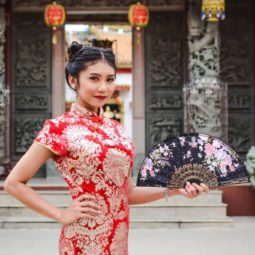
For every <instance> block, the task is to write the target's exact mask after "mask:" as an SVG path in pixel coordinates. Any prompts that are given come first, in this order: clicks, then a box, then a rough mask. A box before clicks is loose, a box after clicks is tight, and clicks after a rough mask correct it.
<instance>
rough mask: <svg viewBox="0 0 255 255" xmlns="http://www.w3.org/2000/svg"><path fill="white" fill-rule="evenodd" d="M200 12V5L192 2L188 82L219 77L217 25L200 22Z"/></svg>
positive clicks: (189, 23) (189, 15) (189, 22)
mask: <svg viewBox="0 0 255 255" xmlns="http://www.w3.org/2000/svg"><path fill="white" fill-rule="evenodd" d="M200 12H201V10H200V4H199V3H198V2H195V1H193V2H192V3H191V4H190V10H189V13H188V26H189V36H188V45H189V59H188V69H189V80H190V81H194V80H196V79H201V78H203V77H218V76H219V35H218V24H217V23H207V24H205V23H203V22H201V18H200V15H201V13H200Z"/></svg>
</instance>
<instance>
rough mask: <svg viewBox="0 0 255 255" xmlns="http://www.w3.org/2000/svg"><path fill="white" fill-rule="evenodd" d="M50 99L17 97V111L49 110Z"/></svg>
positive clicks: (35, 96)
mask: <svg viewBox="0 0 255 255" xmlns="http://www.w3.org/2000/svg"><path fill="white" fill-rule="evenodd" d="M48 103H49V97H48V95H40V96H37V95H30V96H28V95H17V96H15V108H16V110H23V109H29V110H30V109H37V110H45V109H47V108H48V106H49V105H48Z"/></svg>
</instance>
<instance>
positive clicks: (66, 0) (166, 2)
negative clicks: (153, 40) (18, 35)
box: [14, 0, 184, 8]
mask: <svg viewBox="0 0 255 255" xmlns="http://www.w3.org/2000/svg"><path fill="white" fill-rule="evenodd" d="M139 2H140V3H143V4H146V5H149V6H173V5H183V3H184V1H183V0H141V1H139ZM50 3H52V1H51V0H41V1H37V0H25V1H23V0H14V6H15V8H18V7H28V6H29V7H44V6H45V5H46V4H50ZM58 3H61V4H63V5H64V6H65V7H67V8H68V7H95V6H100V7H106V6H117V7H119V6H120V7H122V6H129V5H131V4H133V3H135V2H134V1H133V0H118V1H116V0H59V1H58Z"/></svg>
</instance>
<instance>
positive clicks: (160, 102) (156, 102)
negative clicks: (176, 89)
mask: <svg viewBox="0 0 255 255" xmlns="http://www.w3.org/2000/svg"><path fill="white" fill-rule="evenodd" d="M172 108H175V109H176V108H177V109H178V108H179V109H180V108H182V95H181V93H172V94H170V93H169V94H160V95H155V94H151V96H150V109H151V110H162V109H172Z"/></svg>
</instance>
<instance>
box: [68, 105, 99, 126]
mask: <svg viewBox="0 0 255 255" xmlns="http://www.w3.org/2000/svg"><path fill="white" fill-rule="evenodd" d="M70 112H71V113H73V114H75V115H78V116H79V117H81V118H89V119H91V120H92V121H94V122H102V120H103V114H104V111H103V108H100V112H99V114H97V113H95V112H93V111H90V110H88V109H86V108H84V107H82V106H81V105H79V104H78V103H73V104H72V106H71V110H70Z"/></svg>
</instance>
